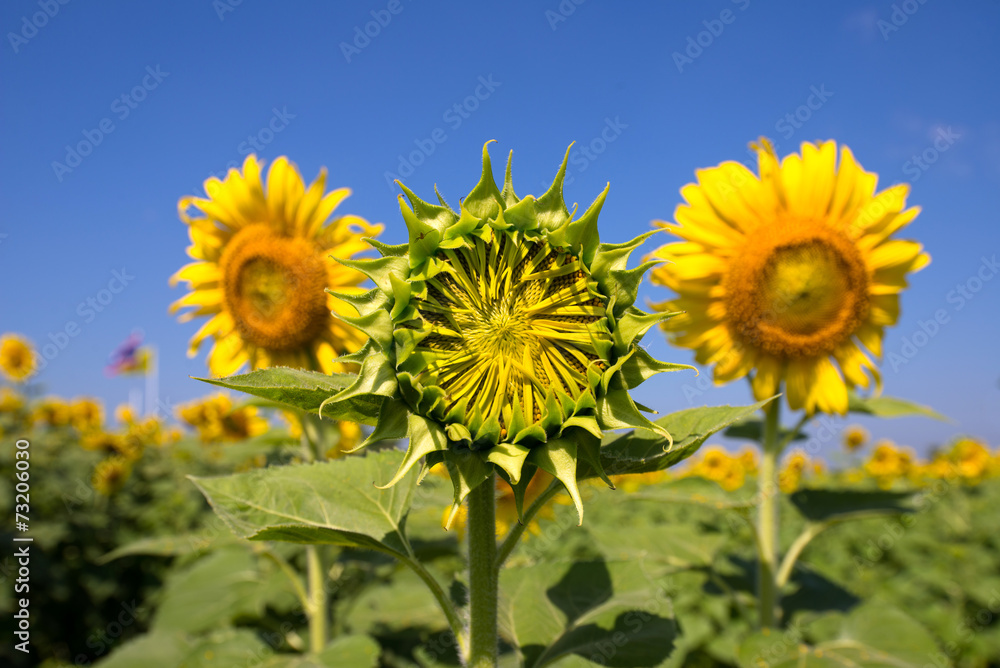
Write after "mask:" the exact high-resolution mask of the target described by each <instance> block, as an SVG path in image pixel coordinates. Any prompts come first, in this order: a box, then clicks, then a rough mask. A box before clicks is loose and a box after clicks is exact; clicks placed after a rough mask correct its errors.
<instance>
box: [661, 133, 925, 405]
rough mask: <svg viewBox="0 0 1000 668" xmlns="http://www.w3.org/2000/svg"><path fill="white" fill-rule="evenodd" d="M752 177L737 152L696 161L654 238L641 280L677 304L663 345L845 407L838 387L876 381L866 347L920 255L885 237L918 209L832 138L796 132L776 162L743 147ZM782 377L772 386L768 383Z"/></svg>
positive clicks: (767, 392) (803, 400) (872, 348)
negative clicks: (804, 139)
mask: <svg viewBox="0 0 1000 668" xmlns="http://www.w3.org/2000/svg"><path fill="white" fill-rule="evenodd" d="M751 148H752V149H753V150H754V151H755V152H756V154H757V159H758V165H759V175H756V174H753V173H752V172H751V171H750V170H748V169H747V168H746V167H744V166H743V165H742V164H740V163H737V162H724V163H722V164H721V165H719V166H718V167H714V168H710V169H702V170H698V171H697V172H696V174H697V178H698V182H697V183H694V184H688V185H686V186H684V187H683V188H682V189H681V194H682V195H683V197H684V199H685V202H686V203H685V204H681V205H680V206H678V207H677V210H676V211H675V213H674V218H675V221H676V222H674V223H666V222H659V223H658V224H659V225H660V226H661V227H663V228H664V229H666V230H667V231H668V232H670V233H671V234H673V235H675V236H677V237H680V239H682V241H678V242H674V243H670V244H667V245H665V246H662V247H661V248H659V249H657V250H656V251H655V252H654V254H653V255H654V257H656V258H659V259H663V260H667V263H665V264H663V265H662V266H660V267H659V268H657V269H656V271H654V273H653V274H652V280H653V282H654V283H656V284H659V285H662V286H664V287H667V288H670V289H671V290H673V291H674V292H676V293H677V296H676V297H674V298H672V299H669V300H667V301H665V302H663V303H661V304H659V305H658V308H660V309H662V310H668V311H684V314H683V315H680V316H677V317H675V318H673V319H671V320H668V321H666V322H665V323H664V325H663V327H664V328H665V329H666V330H667V331H668V332H669V334H670V338H671V340H672V341H673V343H675V344H677V345H679V346H682V347H686V348H691V349H693V350H694V351H695V358H696V359H697V361H698V362H699V363H700V364H705V365H712V366H713V374H714V379H715V382H716V383H720V384H721V383H727V382H729V381H732V380H736V379H738V378H743V377H745V376H749V377H750V378H751V382H752V385H753V392H754V395H755V396H756V397H757V399H764V398H766V397H769V396H772V395H774V394H775V393H777V392H779V391H784V392H786V396H787V401H788V405H789V406H790V407H791V408H792V409H793V410H798V409H803V408H804V409H805V410H806V412H807V413H809V414H812V413H814V412H816V411H822V412H826V413H839V414H844V413H846V412H847V402H848V392H847V390H848V388H850V387H855V386H860V387H864V388H871V387H873V386H874V387H875V388H880V386H881V378H880V375H879V372H878V369H877V367H876V366H875V364H874V363H873V361H872V359H871V357H869V355H872V356H874V357H876V358H879V357H880V356H881V355H882V335H883V331H884V329H885V328H886V327H887V326H889V325H894V324H895V323H896V321H897V320H898V319H899V293H900V292H902V290H903V289H905V288H906V287H907V275H908V274H909V273H911V272H914V271H917V270H919V269H921V268H923V267H924V266H926V265H927V263H928V262H930V256H928V255H927V253H924V252H923V247H922V246H921V244H919V243H917V242H916V241H908V240H899V239H894V238H893V235H894V234H895V233H896V232H898V231H899V230H901V229H902V228H903V227H905V226H906V225H907V224H908V223H910V222H911V221H912V220H913V219H914V217H915V216H916V215H917V213H918V211H919V209H918V208H917V207H912V208H909V209H906V208H905V206H906V196H907V194H908V192H909V186H908V185H906V184H902V185H897V186H893V187H891V188H888V189H886V190H884V191H882V192H880V193H878V194H875V185H876V182H877V180H878V177H877V176H876V175H875V174H872V173H869V172H866V171H864V170H863V169H862V168H861V166H860V165H859V164H858V163H857V161H855V159H854V156H853V154H852V153H851V151H850V149H848V148H847V147H846V146H842V147H841V150H840V162H839V165H838V162H837V145H836V143H835V142H833V141H827V142H822V143H817V144H812V143H803V144H802V153H801V155H800V154H792V155H789V156H787V157H785V159H784V160H782V161H781V162H780V163H779V161H778V157H777V155H776V154H775V152H774V148H773V147H772V145H771V143H770V142H769V141H768V140H767V139H763V138H762V139H761V140H760V142H759V143H758V144H753V145H751ZM782 385H784V388H785V389H784V390H781V389H780V388H781V387H782Z"/></svg>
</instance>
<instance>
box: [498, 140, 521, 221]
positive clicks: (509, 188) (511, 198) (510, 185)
mask: <svg viewBox="0 0 1000 668" xmlns="http://www.w3.org/2000/svg"><path fill="white" fill-rule="evenodd" d="M513 161H514V151H511V152H510V153H508V154H507V169H506V170H505V171H504V176H503V190H501V191H500V195H501V197H503V201H504V203H505V204H506V205H507V206H508V207H510V206H513V205H515V204H517V203H518V202H519V201H520V200H519V199H518V197H517V195H515V194H514V181H513V179H511V177H510V164H511V162H513Z"/></svg>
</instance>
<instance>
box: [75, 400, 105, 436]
mask: <svg viewBox="0 0 1000 668" xmlns="http://www.w3.org/2000/svg"><path fill="white" fill-rule="evenodd" d="M69 412H70V418H69V421H70V424H72V425H73V427H74V428H76V430H77V431H90V430H92V429H97V428H98V427H100V426H101V424H103V422H104V408H103V407H102V406H101V402H99V401H98V400H97V399H92V398H90V397H81V398H79V399H74V400H73V403H72V404H70V406H69Z"/></svg>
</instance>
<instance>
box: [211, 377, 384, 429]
mask: <svg viewBox="0 0 1000 668" xmlns="http://www.w3.org/2000/svg"><path fill="white" fill-rule="evenodd" d="M195 380H201V381H204V382H206V383H210V384H212V385H217V386H219V387H225V388H227V389H230V390H237V391H239V392H245V393H247V394H252V395H254V396H255V397H262V398H264V399H270V400H271V401H276V402H278V403H281V404H285V405H287V406H293V407H295V408H301V409H303V410H305V411H308V412H310V413H315V412H317V411H319V407H320V405H322V404H323V402H324V401H326V400H327V399H328V398H330V397H332V396H334V395H335V394H339V393H341V392H343V391H344V390H346V389H347V388H349V387H350V386H351V385H353V384H354V382H355V381H356V380H357V375H356V374H353V373H335V374H331V375H327V374H325V373H319V372H317V371H306V370H305V369H290V368H287V367H271V368H269V369H258V370H257V371H251V372H250V373H244V374H238V375H236V376H229V377H227V378H195ZM342 403H343V405H341V404H338V405H337V407H336V415H333V414H332V411H333V409H332V407H331V406H330V405H329V404H328V405H327V407H326V409H325V411H324V412H325V413H326V414H328V415H330V416H331V417H336V418H337V419H341V420H354V421H355V422H361V423H364V424H369V425H373V424H375V420H376V418H377V417H378V411H379V407H380V406H381V405H382V400H381V399H373V398H370V397H360V396H359V397H353V398H352V399H350V400H348V401H345V402H342Z"/></svg>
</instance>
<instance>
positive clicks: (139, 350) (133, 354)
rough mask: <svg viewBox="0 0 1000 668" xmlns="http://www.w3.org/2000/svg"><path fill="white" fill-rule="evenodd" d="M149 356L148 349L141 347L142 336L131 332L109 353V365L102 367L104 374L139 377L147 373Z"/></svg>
mask: <svg viewBox="0 0 1000 668" xmlns="http://www.w3.org/2000/svg"><path fill="white" fill-rule="evenodd" d="M151 356H152V352H151V351H150V349H149V347H147V346H143V345H142V334H139V333H137V332H133V333H132V334H130V335H129V337H128V338H127V339H125V341H124V342H122V344H121V345H119V346H118V347H117V348H116V349H115V351H114V352H113V353H111V363H110V364H108V365H107V366H106V367H104V373H105V375H107V376H118V375H121V374H126V375H139V376H141V375H143V374H145V373H146V372H147V371H149V367H150V358H151Z"/></svg>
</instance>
